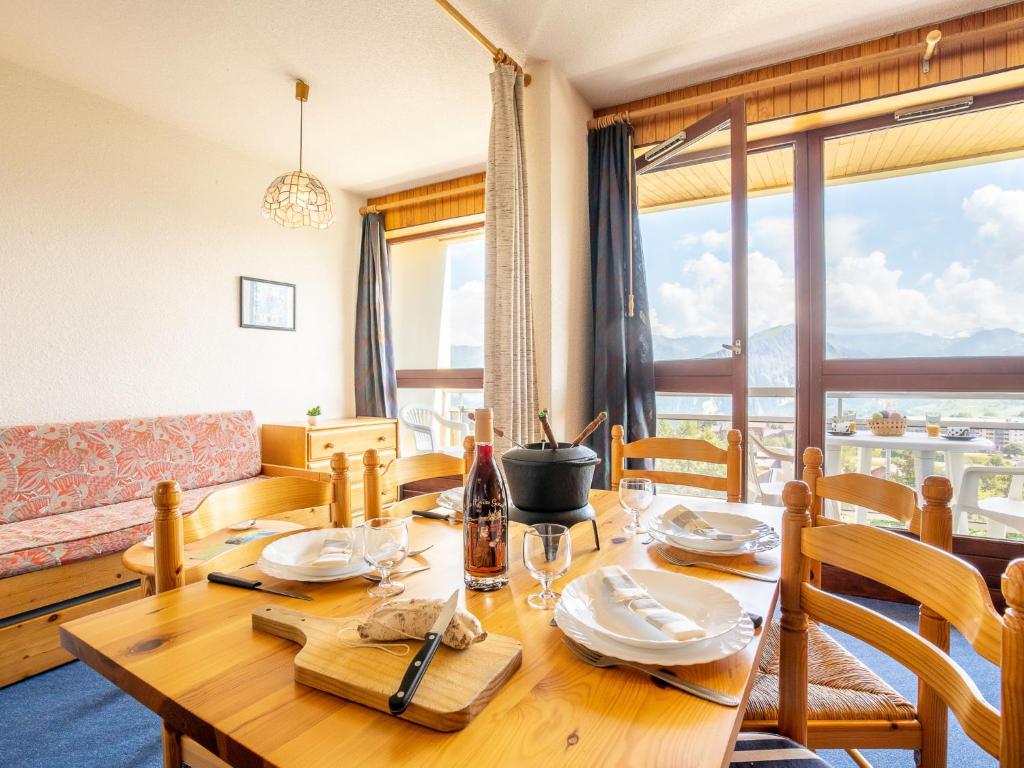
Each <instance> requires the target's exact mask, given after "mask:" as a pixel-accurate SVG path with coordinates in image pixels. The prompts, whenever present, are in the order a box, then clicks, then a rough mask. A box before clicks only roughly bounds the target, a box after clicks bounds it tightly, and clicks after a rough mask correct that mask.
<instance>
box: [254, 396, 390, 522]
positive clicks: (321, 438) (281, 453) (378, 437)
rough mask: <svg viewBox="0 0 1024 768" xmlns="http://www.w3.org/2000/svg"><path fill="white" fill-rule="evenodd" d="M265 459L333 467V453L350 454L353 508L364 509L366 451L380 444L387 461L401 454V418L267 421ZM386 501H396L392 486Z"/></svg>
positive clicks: (307, 466)
mask: <svg viewBox="0 0 1024 768" xmlns="http://www.w3.org/2000/svg"><path fill="white" fill-rule="evenodd" d="M262 445H263V463H264V464H279V465H281V466H285V467H298V468H299V469H313V470H316V471H318V472H328V473H329V472H330V471H331V455H332V454H335V453H337V452H339V451H343V452H345V453H346V454H348V458H349V461H350V467H351V469H350V472H351V478H352V511H353V513H356V512H361V511H362V509H363V452H364V451H366V450H368V449H370V448H376V449H377V452H378V453H379V454H380V456H381V459H382V460H383V462H384V463H385V464H386V463H387V462H389V461H391V459H393V458H395V456H397V455H398V421H397V420H396V419H379V418H372V417H363V416H360V417H356V418H352V419H329V420H325V421H322V422H320V423H319V424H318V425H317V426H315V427H310V426H307V425H306V424H264V425H263V434H262ZM383 501H384V503H385V504H386V503H389V502H392V501H395V491H394V489H391V490H390V491H389V492H388V494H387V495H385V496H384V497H383Z"/></svg>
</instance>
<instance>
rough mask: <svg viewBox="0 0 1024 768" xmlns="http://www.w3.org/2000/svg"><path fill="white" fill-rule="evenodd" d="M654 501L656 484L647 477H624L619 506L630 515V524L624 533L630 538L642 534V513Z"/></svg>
mask: <svg viewBox="0 0 1024 768" xmlns="http://www.w3.org/2000/svg"><path fill="white" fill-rule="evenodd" d="M652 501H654V483H652V482H651V481H650V480H648V479H647V478H646V477H624V478H623V479H622V480H620V481H619V504H621V505H622V508H623V509H624V510H626V512H628V513H629V516H630V519H629V522H628V523H626V525H625V526H624V527H623V529H622V531H623V533H626V534H628V535H630V536H632V535H634V534H637V533H642V532H643V530H644V529H643V527H641V525H640V513H641V512H645V511H646V510H647V508H648V507H649V506H651V502H652Z"/></svg>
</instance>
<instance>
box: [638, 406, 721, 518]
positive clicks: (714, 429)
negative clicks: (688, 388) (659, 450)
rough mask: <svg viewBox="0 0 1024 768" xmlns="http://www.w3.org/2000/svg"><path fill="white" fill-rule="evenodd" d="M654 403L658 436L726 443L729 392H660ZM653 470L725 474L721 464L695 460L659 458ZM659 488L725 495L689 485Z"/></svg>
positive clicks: (718, 443) (660, 486) (662, 486)
mask: <svg viewBox="0 0 1024 768" xmlns="http://www.w3.org/2000/svg"><path fill="white" fill-rule="evenodd" d="M655 404H656V408H657V411H658V437H686V438H694V439H698V440H707V441H708V442H711V443H714V444H715V445H717V446H719V447H721V448H725V447H726V445H728V441H727V439H726V433H727V432H728V431H729V430H730V429H731V428H732V416H731V414H732V398H731V397H729V396H728V395H695V394H671V393H662V392H659V393H658V395H657V398H656V401H655ZM655 469H660V470H666V471H669V472H693V473H696V474H701V475H716V476H720V477H724V476H725V467H724V466H723V465H721V464H707V463H705V462H696V461H682V460H676V459H658V460H657V461H656V462H655ZM658 489H659V491H660V492H662V493H679V494H684V495H687V496H712V497H715V498H725V494H724V493H721V492H718V491H705V490H703V489H701V488H691V487H689V486H675V485H659V486H658Z"/></svg>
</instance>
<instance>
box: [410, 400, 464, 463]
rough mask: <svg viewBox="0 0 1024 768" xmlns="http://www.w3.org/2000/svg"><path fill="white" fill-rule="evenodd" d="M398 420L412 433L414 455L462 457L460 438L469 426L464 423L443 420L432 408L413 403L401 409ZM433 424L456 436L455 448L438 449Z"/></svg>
mask: <svg viewBox="0 0 1024 768" xmlns="http://www.w3.org/2000/svg"><path fill="white" fill-rule="evenodd" d="M398 420H399V421H401V422H402V424H404V425H405V426H406V427H408V428H409V430H410V431H411V432H412V438H413V443H414V444H415V446H416V453H451V454H452V455H453V456H455V455H457V456H462V438H464V437H465V436H466V435H467V434H468V432H469V426H468V425H466V424H465V423H464V422H461V421H451V420H449V419H446V418H443V417H442V416H441V414H439V413H438V412H437V411H435V410H434V409H433V408H428V407H427V406H425V405H416V404H415V403H410V404H409V405H407V406H405V407H403V408H402V410H401V411H400V412H399V414H398ZM435 424H437V425H438V426H440V427H447V428H448V429H450V430H452V431H453V432H455V433H456V434H457V435H458V440H457V441H456V445H457V447H456V448H439V447H438V438H437V434H436V433H435V431H434V425H435Z"/></svg>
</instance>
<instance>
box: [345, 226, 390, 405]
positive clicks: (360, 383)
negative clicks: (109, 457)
mask: <svg viewBox="0 0 1024 768" xmlns="http://www.w3.org/2000/svg"><path fill="white" fill-rule="evenodd" d="M355 350H356V355H355V357H356V359H355V364H356V365H355V380H356V415H357V416H388V417H390V418H395V416H397V414H398V380H397V378H396V376H395V353H394V351H393V349H392V345H391V264H390V262H389V259H388V242H387V240H386V239H385V236H384V219H383V216H382V215H381V214H379V213H367V214H366V215H364V216H363V240H362V244H361V246H360V254H359V298H358V300H357V301H356V346H355Z"/></svg>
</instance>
